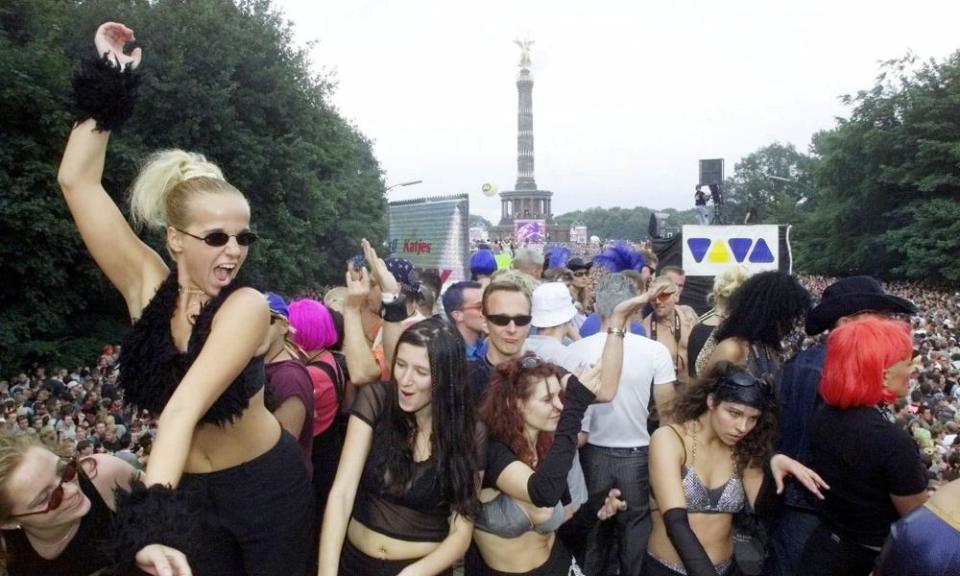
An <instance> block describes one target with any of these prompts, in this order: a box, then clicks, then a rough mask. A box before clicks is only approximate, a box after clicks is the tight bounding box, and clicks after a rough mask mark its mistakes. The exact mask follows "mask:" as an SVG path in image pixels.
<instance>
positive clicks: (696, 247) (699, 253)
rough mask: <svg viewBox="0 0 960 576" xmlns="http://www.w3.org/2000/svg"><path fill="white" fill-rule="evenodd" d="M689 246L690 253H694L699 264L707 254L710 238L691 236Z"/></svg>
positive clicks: (688, 241)
mask: <svg viewBox="0 0 960 576" xmlns="http://www.w3.org/2000/svg"><path fill="white" fill-rule="evenodd" d="M687 246H688V247H689V248H690V253H691V254H693V259H694V260H696V261H697V264H699V263H700V262H702V261H703V257H704V256H705V255H706V254H707V248H709V247H710V239H709V238H690V239H688V240H687Z"/></svg>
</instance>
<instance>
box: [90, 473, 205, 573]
mask: <svg viewBox="0 0 960 576" xmlns="http://www.w3.org/2000/svg"><path fill="white" fill-rule="evenodd" d="M194 496H195V495H193V494H189V493H187V492H186V491H184V490H174V489H172V488H170V487H169V486H165V485H160V484H155V485H153V486H149V487H147V486H146V485H145V484H144V483H143V482H141V481H139V480H136V481H134V482H133V483H132V484H131V487H130V491H129V492H127V491H126V490H123V489H119V488H118V489H117V490H116V498H117V500H116V502H117V504H116V506H117V511H116V513H115V514H114V519H113V524H112V525H111V530H110V538H109V539H108V540H107V541H105V542H103V543H102V545H101V548H102V550H103V552H104V554H106V555H107V557H108V558H109V559H110V561H111V562H112V564H113V565H112V566H111V568H110V569H109V573H110V574H113V575H115V576H121V575H123V576H125V575H127V574H142V572H140V571H139V570H138V569H137V568H136V561H135V556H136V554H137V552H139V551H140V550H141V549H142V548H143V547H144V546H147V545H148V544H163V545H164V546H169V547H171V548H175V549H177V550H179V551H180V552H183V553H184V554H185V555H186V556H187V558H188V559H189V558H190V557H191V556H193V555H194V554H196V553H197V544H198V542H199V541H200V503H199V502H198V500H199V499H198V498H196V497H194Z"/></svg>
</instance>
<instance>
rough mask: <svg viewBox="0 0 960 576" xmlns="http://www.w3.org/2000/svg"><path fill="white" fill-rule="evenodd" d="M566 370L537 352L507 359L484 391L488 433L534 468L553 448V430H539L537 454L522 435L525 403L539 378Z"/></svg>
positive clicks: (482, 411)
mask: <svg viewBox="0 0 960 576" xmlns="http://www.w3.org/2000/svg"><path fill="white" fill-rule="evenodd" d="M525 366H526V367H525ZM563 374H564V370H563V369H562V368H560V367H559V366H556V365H554V364H550V363H549V362H543V361H541V360H540V359H539V358H536V357H535V356H525V357H523V358H517V359H514V360H508V361H507V362H503V363H502V364H500V365H498V366H497V372H496V374H495V375H494V377H493V381H491V382H490V385H489V386H487V389H486V391H485V392H484V394H483V401H482V402H481V404H480V417H481V418H482V419H483V422H484V423H485V424H486V425H487V435H488V436H489V437H490V438H495V439H497V440H499V441H501V442H503V443H504V444H506V445H507V446H509V447H510V449H511V450H513V453H514V454H516V455H517V458H518V459H519V460H520V461H521V462H523V463H524V464H526V465H527V466H530V467H531V468H534V465H533V462H534V459H537V460H538V461H539V460H542V459H543V456H544V455H545V454H546V453H547V450H549V449H550V446H551V445H552V444H553V433H552V432H540V434H539V436H538V438H537V454H536V455H534V454H533V451H532V450H530V445H529V443H528V442H527V440H526V439H525V438H524V436H523V431H524V420H523V408H522V406H523V405H524V404H525V403H526V402H527V400H529V399H530V396H531V395H532V394H533V391H534V387H535V386H536V384H537V383H538V382H540V381H541V380H544V379H546V378H549V377H550V376H555V377H556V378H558V379H559V378H561V377H562V376H563Z"/></svg>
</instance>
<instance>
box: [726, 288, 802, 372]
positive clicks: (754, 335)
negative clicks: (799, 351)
mask: <svg viewBox="0 0 960 576" xmlns="http://www.w3.org/2000/svg"><path fill="white" fill-rule="evenodd" d="M810 305H811V300H810V293H809V292H807V289H806V288H804V287H803V286H802V285H801V284H800V282H799V281H797V279H796V278H794V277H793V276H791V275H790V274H787V273H786V272H780V271H778V270H771V271H769V272H761V273H759V274H755V275H753V276H751V277H750V278H749V279H748V280H747V281H746V282H744V283H743V284H742V285H741V286H740V287H739V288H737V289H736V291H734V293H733V295H731V296H730V302H729V304H728V310H729V313H728V314H727V318H726V320H724V321H723V323H721V324H720V326H719V327H718V328H717V330H716V332H714V335H713V338H714V339H715V340H716V342H717V345H716V348H714V350H713V353H712V354H711V355H710V361H709V364H708V369H709V367H710V366H712V365H714V364H716V363H717V362H720V361H723V360H726V361H728V362H733V363H734V364H739V365H741V366H744V367H746V369H747V371H748V372H750V373H751V374H753V375H754V376H756V377H758V378H762V377H765V376H766V377H773V376H774V375H776V373H777V372H779V368H780V364H781V362H782V358H781V356H782V353H783V345H782V343H781V341H782V340H783V339H784V337H786V336H787V335H788V334H790V332H791V331H793V329H794V327H795V326H796V325H797V323H798V322H800V321H801V320H802V319H803V318H804V317H805V316H806V314H807V310H809V309H810Z"/></svg>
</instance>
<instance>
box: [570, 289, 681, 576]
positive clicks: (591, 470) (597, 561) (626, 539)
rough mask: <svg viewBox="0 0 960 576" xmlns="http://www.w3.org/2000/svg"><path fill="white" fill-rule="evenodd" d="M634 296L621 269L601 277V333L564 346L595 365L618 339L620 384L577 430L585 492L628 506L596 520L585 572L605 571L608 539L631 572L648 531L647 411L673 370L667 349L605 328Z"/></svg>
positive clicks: (665, 397)
mask: <svg viewBox="0 0 960 576" xmlns="http://www.w3.org/2000/svg"><path fill="white" fill-rule="evenodd" d="M635 294H636V291H635V285H634V284H633V281H632V280H631V279H630V278H627V277H626V276H623V275H622V274H611V275H609V276H605V277H603V278H601V280H600V281H599V283H598V285H597V294H596V308H597V312H598V313H599V314H600V317H601V321H602V324H601V330H600V332H599V333H597V334H594V335H593V336H589V337H587V338H584V339H583V340H579V341H577V342H574V343H573V344H571V345H570V346H569V347H568V348H569V349H570V350H571V351H572V352H574V353H576V354H577V355H578V356H579V357H580V358H582V359H584V360H586V361H588V362H597V361H598V360H599V359H600V357H601V354H602V352H603V347H604V344H605V342H606V340H607V338H623V339H624V342H623V368H622V372H621V376H620V385H619V388H618V390H617V394H616V396H615V397H614V399H613V400H612V401H611V402H610V403H608V404H594V405H592V406H590V408H588V409H587V413H586V415H585V416H584V419H583V425H582V430H583V432H584V434H585V435H586V439H587V444H586V445H585V446H583V448H581V450H580V458H581V462H582V464H583V469H584V475H585V477H586V480H587V488H588V490H589V491H590V493H591V494H592V493H594V492H596V491H598V490H602V489H605V488H610V487H614V488H619V489H620V492H621V493H622V497H623V498H624V499H625V500H626V501H627V510H626V511H625V512H621V513H619V514H617V516H615V517H614V522H605V523H602V524H601V525H600V527H599V529H598V530H596V531H595V533H594V534H592V535H591V538H590V542H588V544H587V565H586V566H584V572H585V573H587V574H606V573H607V571H606V566H607V563H608V558H609V555H610V553H611V551H612V545H613V543H614V540H617V541H618V542H619V564H620V574H623V575H629V576H638V575H639V574H640V573H641V569H642V567H643V559H644V555H645V553H646V548H647V539H648V538H649V536H650V502H649V492H650V482H649V476H648V469H647V466H648V462H649V454H648V447H649V445H650V434H649V433H648V431H647V416H648V415H649V404H650V396H651V387H652V393H653V396H654V398H655V399H656V403H657V405H658V406H665V405H667V403H669V402H670V400H672V399H673V396H674V381H675V380H676V372H675V370H674V367H673V361H672V360H671V358H670V352H669V351H668V350H667V348H666V347H665V346H664V345H663V344H661V343H659V342H655V341H653V340H650V339H649V338H645V337H643V336H637V335H635V334H630V333H624V331H623V330H619V329H616V328H611V325H610V318H611V315H612V314H613V310H614V308H615V307H616V306H617V304H619V303H621V302H623V301H624V300H628V299H630V298H631V297H633V296H634V295H635Z"/></svg>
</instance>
